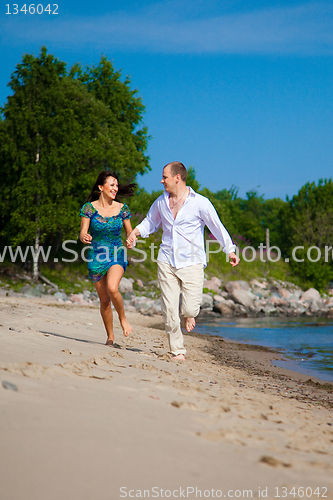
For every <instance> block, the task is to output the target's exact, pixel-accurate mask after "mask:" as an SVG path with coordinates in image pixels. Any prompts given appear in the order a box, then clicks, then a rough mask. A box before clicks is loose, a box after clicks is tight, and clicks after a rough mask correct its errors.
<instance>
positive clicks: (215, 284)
mask: <svg viewBox="0 0 333 500" xmlns="http://www.w3.org/2000/svg"><path fill="white" fill-rule="evenodd" d="M221 285H222V281H221V280H220V279H219V278H217V277H216V276H213V277H212V279H210V280H205V281H204V285H203V287H204V288H208V290H213V292H216V293H219V292H220V286H221Z"/></svg>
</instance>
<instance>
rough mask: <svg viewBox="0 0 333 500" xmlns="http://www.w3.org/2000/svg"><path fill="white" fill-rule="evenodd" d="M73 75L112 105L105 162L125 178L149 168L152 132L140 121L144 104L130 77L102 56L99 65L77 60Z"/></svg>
mask: <svg viewBox="0 0 333 500" xmlns="http://www.w3.org/2000/svg"><path fill="white" fill-rule="evenodd" d="M70 76H71V77H72V78H73V79H75V80H76V81H78V82H80V83H81V84H83V86H84V87H85V88H86V89H87V90H88V92H89V93H90V94H91V95H93V96H94V97H95V98H96V99H97V100H98V101H101V102H103V103H104V104H105V105H106V106H107V107H108V109H109V114H108V126H109V131H110V138H111V140H110V143H109V144H108V147H109V148H110V150H111V153H112V154H111V155H110V154H108V155H107V156H106V158H105V161H104V166H105V167H106V168H110V169H111V170H113V169H114V170H117V171H118V170H119V171H120V172H121V175H122V176H123V177H124V178H125V179H129V178H134V177H135V176H136V174H138V173H140V174H144V173H145V172H147V170H149V168H150V167H149V158H148V157H147V156H145V155H144V153H145V151H146V149H147V143H148V139H149V136H148V135H147V127H142V128H138V126H139V125H140V124H141V121H142V116H143V112H144V105H143V103H142V100H141V98H140V97H138V96H137V93H138V91H137V90H131V89H130V83H131V81H130V79H129V77H126V78H125V81H124V82H122V81H121V79H120V78H121V72H120V71H116V70H115V68H114V67H113V65H112V63H111V61H109V60H108V59H107V58H106V57H105V56H102V57H101V59H100V62H99V64H98V65H97V66H87V67H86V68H85V69H83V68H82V66H81V65H79V64H75V65H74V66H73V67H72V68H71V71H70Z"/></svg>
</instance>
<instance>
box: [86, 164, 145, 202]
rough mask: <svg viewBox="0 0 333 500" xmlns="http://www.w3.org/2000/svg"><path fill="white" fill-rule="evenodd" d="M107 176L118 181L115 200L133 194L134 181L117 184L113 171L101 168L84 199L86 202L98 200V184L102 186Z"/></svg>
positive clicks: (116, 176) (135, 186) (134, 188)
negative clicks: (101, 170)
mask: <svg viewBox="0 0 333 500" xmlns="http://www.w3.org/2000/svg"><path fill="white" fill-rule="evenodd" d="M108 177H113V178H114V179H116V181H117V182H118V193H117V195H116V198H115V200H116V201H121V198H129V197H130V196H134V193H135V190H136V188H137V185H136V183H135V182H129V183H128V184H119V178H118V175H117V174H116V173H115V172H111V171H110V170H103V172H101V173H100V174H99V176H98V177H97V179H96V182H95V184H94V185H93V188H92V190H91V191H90V194H89V196H88V198H87V200H86V201H87V202H88V201H95V200H98V198H99V196H100V194H101V192H100V190H99V189H98V186H104V184H105V181H106V179H107V178H108Z"/></svg>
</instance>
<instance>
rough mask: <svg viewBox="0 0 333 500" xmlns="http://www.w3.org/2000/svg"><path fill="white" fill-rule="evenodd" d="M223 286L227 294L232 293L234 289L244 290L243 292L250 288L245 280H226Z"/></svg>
mask: <svg viewBox="0 0 333 500" xmlns="http://www.w3.org/2000/svg"><path fill="white" fill-rule="evenodd" d="M224 288H225V289H226V290H227V292H228V293H229V294H232V293H233V291H234V290H244V291H245V292H246V291H248V290H250V285H249V284H248V282H247V281H242V280H239V281H228V282H227V283H226V284H225V285H224Z"/></svg>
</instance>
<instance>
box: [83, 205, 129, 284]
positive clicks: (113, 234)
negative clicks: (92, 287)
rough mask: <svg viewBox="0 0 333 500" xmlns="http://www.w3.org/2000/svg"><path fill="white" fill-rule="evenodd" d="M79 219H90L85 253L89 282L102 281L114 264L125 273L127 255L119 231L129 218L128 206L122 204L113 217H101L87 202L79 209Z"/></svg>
mask: <svg viewBox="0 0 333 500" xmlns="http://www.w3.org/2000/svg"><path fill="white" fill-rule="evenodd" d="M80 217H86V218H87V219H90V226H89V232H90V234H91V236H92V242H91V246H90V247H89V250H88V252H87V260H88V270H89V278H90V279H91V281H93V282H96V281H99V280H100V279H102V278H103V276H104V275H105V274H106V273H107V271H108V269H110V267H111V266H113V265H114V264H120V265H121V266H122V267H123V268H124V271H125V270H126V267H127V255H125V251H124V247H123V244H122V241H121V230H122V227H123V222H124V220H125V219H130V218H131V212H130V209H129V208H128V206H127V205H125V204H124V205H123V206H122V207H121V209H120V212H119V214H118V215H115V216H114V217H103V216H102V215H100V214H99V213H98V211H97V210H96V208H95V207H93V205H92V204H91V203H90V202H88V203H85V204H84V205H83V207H82V208H81V212H80Z"/></svg>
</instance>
